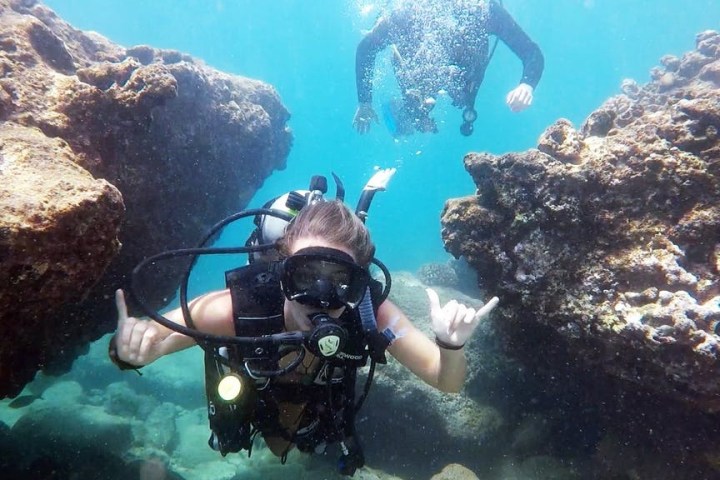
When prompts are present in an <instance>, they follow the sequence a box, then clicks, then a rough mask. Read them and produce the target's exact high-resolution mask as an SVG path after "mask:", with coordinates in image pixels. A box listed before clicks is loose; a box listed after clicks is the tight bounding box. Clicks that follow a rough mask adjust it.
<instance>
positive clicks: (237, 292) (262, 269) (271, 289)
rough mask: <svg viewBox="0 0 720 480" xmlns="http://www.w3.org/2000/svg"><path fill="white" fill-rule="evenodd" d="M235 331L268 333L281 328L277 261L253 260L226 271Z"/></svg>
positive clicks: (281, 295)
mask: <svg viewBox="0 0 720 480" xmlns="http://www.w3.org/2000/svg"><path fill="white" fill-rule="evenodd" d="M225 283H226V285H227V288H228V289H229V290H230V297H231V299H232V307H233V321H234V323H235V334H236V335H238V336H241V337H256V336H260V335H269V334H272V333H278V332H281V331H282V330H283V327H284V322H283V315H282V312H283V301H284V297H283V294H282V290H281V289H280V279H279V277H278V274H277V267H276V263H274V262H269V263H265V262H256V263H252V264H250V265H246V266H244V267H240V268H236V269H234V270H230V271H227V272H225Z"/></svg>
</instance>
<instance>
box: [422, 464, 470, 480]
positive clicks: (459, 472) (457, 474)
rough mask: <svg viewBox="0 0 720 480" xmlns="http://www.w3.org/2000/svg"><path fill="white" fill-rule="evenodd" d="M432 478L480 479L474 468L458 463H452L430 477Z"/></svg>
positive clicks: (453, 479) (434, 479) (435, 479)
mask: <svg viewBox="0 0 720 480" xmlns="http://www.w3.org/2000/svg"><path fill="white" fill-rule="evenodd" d="M430 480H480V478H479V477H478V476H477V475H475V473H473V471H472V470H470V469H468V468H465V467H463V466H462V465H459V464H457V463H451V464H450V465H448V466H446V467H445V468H443V469H442V471H441V472H440V473H436V474H435V475H433V476H432V477H430Z"/></svg>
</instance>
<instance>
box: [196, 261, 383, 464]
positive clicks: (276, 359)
mask: <svg viewBox="0 0 720 480" xmlns="http://www.w3.org/2000/svg"><path fill="white" fill-rule="evenodd" d="M225 279H226V286H227V288H228V289H229V291H230V295H231V299H232V307H233V321H234V326H235V334H236V335H237V336H242V337H262V336H263V335H271V334H277V333H280V332H282V331H283V329H284V317H283V306H284V295H283V293H282V289H281V287H280V278H279V274H278V271H277V268H275V265H274V263H273V262H269V263H266V262H255V263H252V264H249V265H247V266H243V267H240V268H236V269H234V270H230V271H228V272H226V273H225ZM382 290H383V287H382V284H381V283H380V282H378V281H376V280H372V281H371V283H370V288H369V290H368V292H369V294H370V299H371V301H372V310H373V314H376V313H377V309H378V307H379V305H378V304H377V303H376V299H380V298H381V297H382V295H381V294H382ZM339 320H340V322H341V323H342V325H343V326H344V327H345V328H346V329H347V330H348V334H349V335H348V337H349V341H348V342H347V343H346V344H345V346H344V348H343V349H342V351H341V352H339V353H338V354H336V355H335V356H334V357H332V358H328V359H320V362H319V364H318V365H317V368H316V369H315V370H314V371H313V372H311V373H310V374H309V375H306V376H305V377H304V378H303V379H302V380H301V381H300V382H293V383H289V382H286V381H283V380H285V379H286V376H284V375H283V376H267V377H266V376H263V375H262V374H260V375H258V374H257V372H263V371H268V372H269V371H272V372H276V371H278V370H279V369H280V364H281V359H282V358H283V356H284V355H286V354H287V353H288V352H287V351H286V350H285V351H284V350H283V349H282V348H281V347H277V346H275V347H268V346H266V345H263V346H254V345H251V344H247V345H233V346H227V347H219V348H218V349H217V350H216V351H215V354H206V356H205V373H206V376H205V381H206V393H207V399H208V418H209V423H210V429H211V431H212V434H211V437H210V440H209V442H208V443H209V444H210V446H211V447H212V448H214V449H215V450H218V451H219V452H220V453H221V454H222V455H223V456H224V455H226V454H227V453H229V452H239V451H241V450H247V451H248V455H250V454H251V452H252V443H253V439H254V436H255V435H256V434H257V433H263V434H265V435H271V436H279V437H282V438H284V439H285V440H288V441H289V442H291V443H294V444H296V445H297V447H298V449H299V450H301V451H304V452H310V451H313V450H317V449H319V447H320V446H322V445H325V444H330V443H333V442H339V443H340V445H341V448H342V450H343V456H342V457H341V459H340V462H341V465H340V470H341V472H343V473H346V474H350V475H352V473H353V472H354V471H355V469H356V468H358V467H360V466H362V464H363V463H364V458H363V456H362V449H361V446H360V443H359V441H358V440H357V438H356V434H355V416H356V413H357V410H358V409H359V408H360V406H361V405H362V401H363V400H364V397H365V396H366V395H367V392H368V390H369V385H370V382H371V381H372V373H373V370H374V364H375V363H385V348H386V347H387V346H388V345H389V344H390V342H391V340H392V332H390V331H385V332H378V331H377V330H374V331H372V330H370V331H369V330H368V329H367V328H364V327H363V320H362V319H361V318H360V313H359V309H354V310H346V311H345V312H344V313H343V315H342V316H341V317H340V319H339ZM219 357H221V358H222V359H224V361H220V360H221V358H219ZM369 357H370V358H371V359H372V365H371V371H370V372H369V374H368V379H367V381H366V386H365V390H364V392H363V394H362V395H361V396H360V398H359V399H358V398H357V395H356V388H355V387H356V380H357V369H358V368H360V367H363V366H365V365H366V364H367V360H368V358H369ZM244 367H251V368H244ZM253 372H254V373H253ZM229 373H231V374H233V375H237V376H238V377H239V379H240V381H241V382H242V385H243V389H244V390H243V393H242V395H240V396H238V398H237V399H234V400H233V401H231V402H228V401H226V400H223V399H222V398H221V397H220V395H219V393H218V385H219V383H220V381H221V379H222V378H223V377H224V376H226V375H228V374H229ZM284 377H285V378H284ZM284 402H289V403H295V404H300V403H304V404H305V405H306V407H305V408H304V410H303V415H302V416H301V419H300V426H299V428H298V430H297V431H294V432H291V431H288V430H287V429H285V428H283V427H282V426H281V425H280V423H279V420H278V418H279V417H278V416H279V408H280V407H279V405H280V404H281V403H284ZM283 460H284V459H283Z"/></svg>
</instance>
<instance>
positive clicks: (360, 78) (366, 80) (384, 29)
mask: <svg viewBox="0 0 720 480" xmlns="http://www.w3.org/2000/svg"><path fill="white" fill-rule="evenodd" d="M390 21H391V20H390V19H389V18H381V19H380V20H379V21H378V22H377V23H376V24H375V26H374V27H373V29H372V30H370V32H369V33H367V34H366V35H365V36H364V37H363V38H362V40H360V43H359V44H358V46H357V51H356V52H355V83H356V87H357V97H358V103H359V104H368V105H369V104H372V83H373V72H374V69H375V57H377V54H378V53H379V52H380V51H381V50H382V49H383V48H385V47H387V46H388V45H389V43H390Z"/></svg>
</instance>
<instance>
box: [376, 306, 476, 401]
mask: <svg viewBox="0 0 720 480" xmlns="http://www.w3.org/2000/svg"><path fill="white" fill-rule="evenodd" d="M377 317H378V328H379V329H380V330H384V329H385V328H387V327H388V326H390V325H391V324H392V329H393V330H394V331H395V332H396V333H398V332H401V336H399V338H397V339H396V340H395V341H394V342H393V343H392V345H390V347H388V352H389V353H390V354H391V355H392V356H393V357H395V358H396V359H397V360H398V361H399V362H400V363H402V364H403V365H405V366H406V367H407V368H408V369H409V370H410V371H411V372H413V373H414V374H415V375H417V376H418V377H419V378H420V379H421V380H423V381H424V382H425V383H427V384H428V385H430V386H432V387H435V388H437V389H438V390H440V391H443V392H447V393H457V392H459V391H460V390H461V389H462V387H463V384H464V383H465V374H466V371H467V361H466V359H465V351H464V350H463V349H462V348H461V349H457V350H448V349H443V348H440V347H439V346H438V345H437V344H436V343H435V342H433V341H432V340H430V339H429V338H428V337H427V336H426V335H425V334H424V333H422V332H421V331H420V330H418V329H417V328H416V327H415V326H414V325H413V324H412V323H411V322H410V320H409V319H408V318H407V317H406V316H405V314H404V313H403V312H402V311H401V310H400V309H399V308H398V307H397V306H396V305H395V304H393V303H392V302H390V301H389V300H386V301H385V302H383V304H382V305H380V308H379V309H378V315H377Z"/></svg>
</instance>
